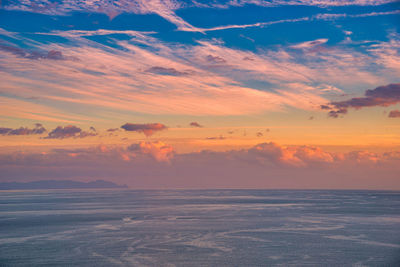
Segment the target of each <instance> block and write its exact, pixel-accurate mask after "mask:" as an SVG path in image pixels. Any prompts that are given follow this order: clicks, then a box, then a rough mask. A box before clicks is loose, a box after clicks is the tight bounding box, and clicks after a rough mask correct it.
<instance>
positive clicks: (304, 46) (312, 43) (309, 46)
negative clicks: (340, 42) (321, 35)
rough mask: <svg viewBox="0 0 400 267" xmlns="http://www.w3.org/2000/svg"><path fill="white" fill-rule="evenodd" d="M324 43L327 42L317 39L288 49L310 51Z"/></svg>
mask: <svg viewBox="0 0 400 267" xmlns="http://www.w3.org/2000/svg"><path fill="white" fill-rule="evenodd" d="M326 42H328V39H317V40H314V41H307V42H303V43H300V44H296V45H292V46H290V47H291V48H295V49H312V48H315V47H316V46H320V45H323V44H325V43H326Z"/></svg>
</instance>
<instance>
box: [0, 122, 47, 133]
mask: <svg viewBox="0 0 400 267" xmlns="http://www.w3.org/2000/svg"><path fill="white" fill-rule="evenodd" d="M44 132H46V129H45V128H44V127H43V125H42V124H40V123H36V124H35V128H32V129H30V128H27V127H20V128H17V129H12V128H4V127H0V135H34V134H43V133H44Z"/></svg>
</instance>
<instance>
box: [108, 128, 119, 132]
mask: <svg viewBox="0 0 400 267" xmlns="http://www.w3.org/2000/svg"><path fill="white" fill-rule="evenodd" d="M116 131H119V128H110V129H108V130H107V132H116Z"/></svg>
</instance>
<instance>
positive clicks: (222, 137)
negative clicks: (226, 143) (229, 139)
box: [206, 135, 226, 140]
mask: <svg viewBox="0 0 400 267" xmlns="http://www.w3.org/2000/svg"><path fill="white" fill-rule="evenodd" d="M206 139H207V140H225V139H226V137H224V136H223V135H220V136H218V137H216V136H212V137H206Z"/></svg>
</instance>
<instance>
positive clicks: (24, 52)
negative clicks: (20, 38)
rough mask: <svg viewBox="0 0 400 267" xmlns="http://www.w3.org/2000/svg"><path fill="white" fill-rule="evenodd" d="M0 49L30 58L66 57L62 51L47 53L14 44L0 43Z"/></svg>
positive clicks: (60, 58) (58, 58)
mask: <svg viewBox="0 0 400 267" xmlns="http://www.w3.org/2000/svg"><path fill="white" fill-rule="evenodd" d="M0 50H2V51H5V52H8V53H11V54H14V55H16V56H18V57H23V58H29V59H51V60H64V59H66V58H65V57H64V56H63V54H62V53H61V51H56V50H50V51H48V52H47V53H46V52H41V51H31V50H27V49H22V48H19V47H14V46H7V45H2V44H0Z"/></svg>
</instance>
